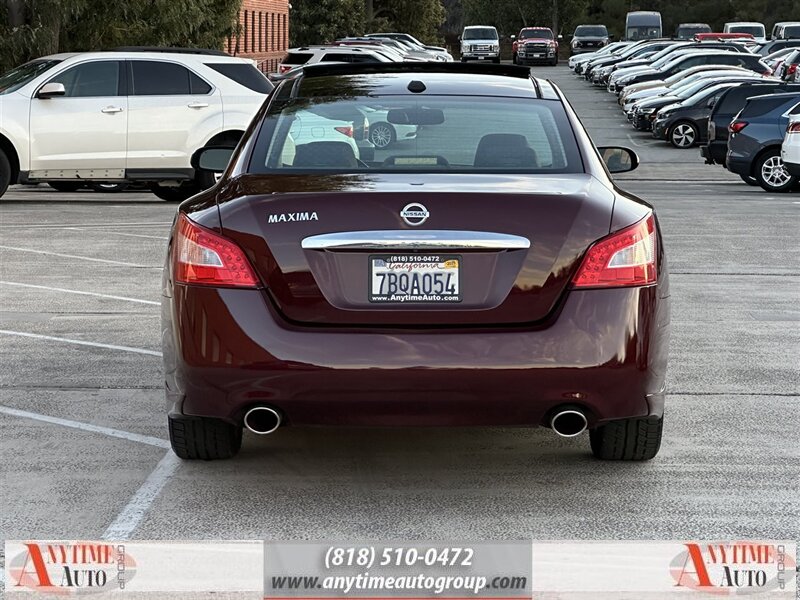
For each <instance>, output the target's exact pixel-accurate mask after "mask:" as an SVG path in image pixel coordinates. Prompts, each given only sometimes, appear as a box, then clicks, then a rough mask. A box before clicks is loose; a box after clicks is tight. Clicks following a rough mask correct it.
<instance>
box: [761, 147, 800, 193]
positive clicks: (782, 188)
mask: <svg viewBox="0 0 800 600" xmlns="http://www.w3.org/2000/svg"><path fill="white" fill-rule="evenodd" d="M753 175H755V178H756V181H757V182H758V185H760V186H761V187H762V189H764V190H766V191H767V192H774V193H782V192H788V191H790V190H791V189H792V188H793V187H794V186H795V185H796V184H797V177H795V176H794V175H791V174H789V172H788V171H786V169H785V168H784V166H783V161H782V160H781V152H780V150H779V149H777V148H773V149H771V150H768V151H767V152H765V153H764V154H763V155H762V156H761V158H759V159H758V160H757V161H756V166H755V172H754V173H753Z"/></svg>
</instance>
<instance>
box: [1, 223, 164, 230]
mask: <svg viewBox="0 0 800 600" xmlns="http://www.w3.org/2000/svg"><path fill="white" fill-rule="evenodd" d="M170 225H172V223H171V222H170V223H17V224H16V225H0V229H64V228H66V227H145V226H147V227H150V226H154V227H157V226H160V227H169V226H170Z"/></svg>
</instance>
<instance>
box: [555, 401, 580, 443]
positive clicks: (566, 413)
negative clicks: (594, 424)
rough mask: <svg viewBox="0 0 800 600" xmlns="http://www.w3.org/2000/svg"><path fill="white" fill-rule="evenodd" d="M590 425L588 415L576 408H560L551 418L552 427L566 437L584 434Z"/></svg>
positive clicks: (558, 433)
mask: <svg viewBox="0 0 800 600" xmlns="http://www.w3.org/2000/svg"><path fill="white" fill-rule="evenodd" d="M588 426H589V422H588V421H587V420H586V415H585V414H583V412H581V411H580V410H576V409H574V408H570V409H565V410H560V411H558V412H557V413H555V414H554V415H553V417H552V418H551V419H550V428H551V429H552V430H553V431H555V432H556V434H557V435H560V436H561V437H565V438H571V437H575V436H577V435H580V434H582V433H583V432H584V431H586V428H587V427H588Z"/></svg>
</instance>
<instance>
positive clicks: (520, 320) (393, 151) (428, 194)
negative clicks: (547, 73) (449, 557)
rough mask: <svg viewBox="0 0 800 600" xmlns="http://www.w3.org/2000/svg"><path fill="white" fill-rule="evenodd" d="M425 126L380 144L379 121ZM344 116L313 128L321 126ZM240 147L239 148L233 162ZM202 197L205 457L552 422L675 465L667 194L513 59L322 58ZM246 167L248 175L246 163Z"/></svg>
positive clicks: (609, 454)
mask: <svg viewBox="0 0 800 600" xmlns="http://www.w3.org/2000/svg"><path fill="white" fill-rule="evenodd" d="M376 113H378V114H381V115H382V118H385V119H386V120H388V122H389V123H390V124H391V125H396V126H415V127H416V128H417V135H416V136H415V137H414V138H413V139H404V140H401V139H398V140H397V141H396V143H395V144H392V145H391V146H388V147H386V148H375V149H374V151H370V152H369V153H368V154H365V155H363V156H362V155H361V154H360V148H361V146H360V145H359V144H356V143H354V140H353V136H354V135H357V134H356V131H359V132H360V133H359V134H358V135H362V134H363V133H364V132H363V131H362V130H363V128H364V125H365V124H364V121H363V120H364V115H365V114H366V115H369V114H376ZM320 116H324V117H325V118H326V119H329V120H330V119H334V121H333V122H334V123H335V124H336V126H335V127H318V128H317V129H316V130H315V132H314V137H313V139H310V138H308V137H303V138H302V139H299V138H298V139H297V140H295V139H294V136H293V132H297V131H299V130H300V125H301V124H302V123H315V122H320V118H319V117H320ZM229 159H230V160H229ZM193 161H194V165H195V167H196V168H200V169H205V170H208V171H215V172H220V171H224V173H222V175H221V177H220V180H219V182H218V184H217V185H216V186H214V187H213V188H211V189H209V190H206V191H205V192H203V193H201V194H199V195H197V196H195V197H193V198H191V199H189V200H187V201H186V202H184V203H183V204H182V205H181V206H180V208H179V211H178V215H177V217H176V219H175V223H174V227H173V229H172V235H171V239H170V242H169V249H168V256H167V261H166V268H165V270H164V282H163V294H164V298H163V303H162V317H163V332H162V333H163V336H162V338H163V347H164V348H163V349H164V363H165V379H166V393H167V399H168V404H169V428H170V438H171V442H172V447H173V449H174V451H175V453H176V454H177V455H178V456H180V457H181V458H185V459H207V460H210V459H218V458H229V457H232V456H234V455H235V454H236V453H237V452H238V451H239V449H240V446H241V444H242V435H243V429H247V430H249V431H250V432H252V433H255V434H268V433H272V432H274V431H276V430H277V429H279V428H280V427H282V426H290V427H305V426H369V427H387V426H390V427H398V426H406V427H411V426H414V427H416V426H498V427H512V426H517V427H537V426H544V427H547V428H550V429H552V430H553V431H554V432H555V433H556V434H558V435H561V436H565V437H574V436H578V435H581V434H582V433H583V432H584V431H586V430H588V433H589V435H588V438H589V443H590V444H589V445H590V447H591V450H592V452H593V453H594V455H595V456H597V457H599V458H602V459H612V460H646V459H651V458H653V457H654V456H655V455H656V453H657V452H658V449H659V446H660V443H661V434H662V426H663V413H664V397H665V374H666V367H667V345H668V337H669V333H668V332H669V288H668V277H667V266H666V259H665V255H664V249H663V245H662V240H661V235H660V230H659V225H658V220H657V218H656V215H655V212H654V210H653V207H652V206H651V205H649V204H648V203H646V202H645V201H643V200H641V199H639V198H636V197H635V196H633V195H631V194H628V193H626V192H624V191H622V190H621V189H619V188H618V187H617V186H616V185H615V183H614V182H613V180H612V178H611V175H610V172H621V171H626V170H631V169H633V168H635V167H636V165H637V163H638V159H637V157H636V155H635V154H634V153H633V152H631V151H630V150H627V149H625V148H600V149H598V148H596V147H595V146H594V145H593V144H592V142H591V140H590V139H589V137H588V135H587V133H586V131H585V130H584V128H583V126H582V125H581V123H580V121H579V120H578V118H577V117H576V115H575V113H574V112H573V111H572V109H571V107H570V106H569V104H568V103H567V102H566V100H565V99H564V97H563V96H562V94H561V92H560V91H559V90H558V89H557V88H556V87H555V86H554V85H552V84H551V83H549V82H546V81H543V80H539V79H535V78H532V77H531V76H530V73H529V70H528V69H526V68H521V67H513V66H492V65H475V66H471V65H461V64H458V63H447V64H445V63H442V64H434V63H428V64H425V63H419V64H402V63H398V64H389V63H387V64H380V65H347V64H341V65H326V66H315V67H308V68H305V69H302V70H299V71H298V74H297V75H296V76H295V77H293V78H290V79H287V80H284V81H282V82H280V83H279V84H278V86H277V87H276V89H275V90H274V91H273V93H272V94H270V96H269V97H268V98H267V100H266V102H265V104H264V106H263V107H262V109H261V111H260V112H259V114H258V115H257V116H256V118H255V120H254V122H253V123H252V125H251V126H250V128H249V130H248V131H247V132H246V134H245V136H244V138H243V139H242V141H241V143H240V144H239V146H238V147H237V148H236V149H235V150H233V149H230V148H206V149H203V150H201V151H199V152H198V153H197V154H196V155H195V157H194V159H193ZM226 165H227V167H226Z"/></svg>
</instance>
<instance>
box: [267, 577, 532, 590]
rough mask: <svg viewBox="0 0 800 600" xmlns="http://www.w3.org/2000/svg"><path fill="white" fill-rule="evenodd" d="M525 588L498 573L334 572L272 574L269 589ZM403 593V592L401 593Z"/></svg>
mask: <svg viewBox="0 0 800 600" xmlns="http://www.w3.org/2000/svg"><path fill="white" fill-rule="evenodd" d="M527 587H528V578H527V577H522V576H516V577H515V576H509V575H502V576H497V577H481V576H475V575H424V574H419V575H394V576H391V575H370V574H369V573H360V574H358V575H337V576H328V577H311V576H288V575H287V576H283V577H277V576H275V577H272V590H273V591H275V592H281V591H282V592H286V591H288V590H297V591H300V590H307V591H312V590H315V591H317V592H318V591H319V590H331V591H335V592H340V593H343V594H350V593H358V592H361V591H366V590H380V591H398V592H404V591H414V592H433V593H434V594H446V593H448V592H455V591H460V592H467V593H470V594H474V595H478V594H480V593H481V592H482V591H483V590H505V591H508V590H520V591H524V590H526V589H527ZM401 595H403V594H401Z"/></svg>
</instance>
